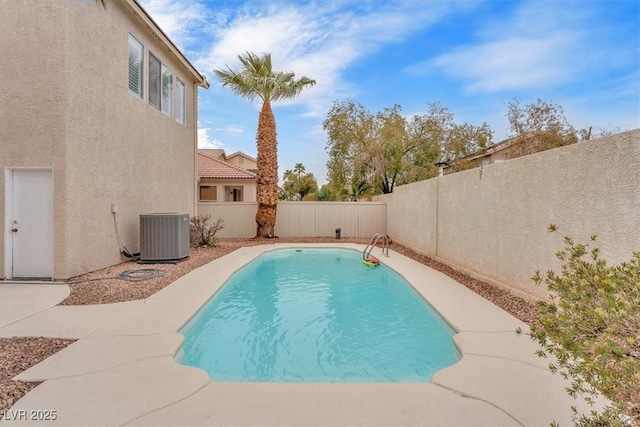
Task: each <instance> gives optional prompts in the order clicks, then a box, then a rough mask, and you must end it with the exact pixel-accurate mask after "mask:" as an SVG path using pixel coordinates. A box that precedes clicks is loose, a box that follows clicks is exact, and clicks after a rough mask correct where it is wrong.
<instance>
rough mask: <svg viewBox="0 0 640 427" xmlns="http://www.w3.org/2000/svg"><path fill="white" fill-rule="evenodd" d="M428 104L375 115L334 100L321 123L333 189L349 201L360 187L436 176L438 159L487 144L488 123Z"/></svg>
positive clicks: (389, 187) (387, 186) (388, 186)
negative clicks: (424, 108)
mask: <svg viewBox="0 0 640 427" xmlns="http://www.w3.org/2000/svg"><path fill="white" fill-rule="evenodd" d="M428 105H429V110H428V112H427V113H426V114H424V115H414V116H412V117H410V118H406V117H404V116H403V115H402V114H401V112H402V108H401V107H400V106H399V105H394V106H393V107H391V108H385V109H384V110H383V111H381V112H378V113H377V114H376V115H373V114H371V113H370V112H369V111H368V110H367V109H366V108H365V107H363V106H362V105H360V104H356V103H354V102H352V101H346V102H336V103H335V104H334V106H333V108H332V109H331V110H330V111H329V113H328V115H327V118H326V119H325V121H324V123H323V125H324V129H325V130H326V131H327V135H328V142H327V152H328V153H329V161H328V162H327V168H328V171H329V176H328V178H329V181H330V183H331V186H332V189H333V192H334V194H336V195H337V197H338V198H339V199H341V200H344V199H350V200H353V198H354V197H355V194H354V190H358V189H360V190H362V191H367V190H368V191H369V192H370V193H371V194H379V193H391V192H393V189H394V187H395V186H396V185H402V184H407V183H411V182H415V181H418V180H422V179H427V178H432V177H434V176H437V173H438V169H437V167H436V166H435V164H436V163H437V162H438V161H443V159H445V160H444V161H448V162H450V161H453V160H455V159H456V158H459V157H462V156H466V155H467V154H470V153H471V152H473V151H475V150H478V149H481V148H485V147H487V146H489V145H490V144H491V139H492V132H491V129H490V128H489V126H488V125H487V124H486V123H485V124H483V125H482V126H479V127H476V126H473V125H470V124H468V123H464V124H462V125H458V124H456V123H455V122H454V121H453V113H451V111H450V110H449V109H448V108H446V107H444V106H442V104H440V103H430V104H428ZM362 183H365V184H366V186H365V187H366V188H365V187H363V186H362Z"/></svg>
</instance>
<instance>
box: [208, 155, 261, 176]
mask: <svg viewBox="0 0 640 427" xmlns="http://www.w3.org/2000/svg"><path fill="white" fill-rule="evenodd" d="M202 151H214V150H198V176H199V177H200V178H227V179H255V178H256V174H254V173H251V172H249V171H248V170H246V169H242V168H240V167H237V166H234V165H230V164H229V163H226V162H223V161H222V160H219V159H216V158H213V157H211V154H208V153H202ZM221 151H222V150H221Z"/></svg>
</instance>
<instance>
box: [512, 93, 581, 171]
mask: <svg viewBox="0 0 640 427" xmlns="http://www.w3.org/2000/svg"><path fill="white" fill-rule="evenodd" d="M507 119H508V120H509V124H510V126H511V130H510V137H511V138H514V139H515V143H514V145H512V146H511V148H510V151H509V154H508V157H510V158H515V157H520V156H526V155H528V154H533V153H537V152H539V151H545V150H549V149H551V148H557V147H562V146H565V145H570V144H575V143H576V142H578V141H579V140H580V139H591V131H589V130H581V131H576V129H575V128H574V127H573V126H571V125H570V124H569V122H568V121H567V118H566V117H565V115H564V110H563V109H562V107H561V106H560V105H557V104H553V103H549V102H546V101H543V100H542V99H539V98H538V100H537V101H536V102H535V103H532V104H528V105H525V106H522V105H521V102H520V100H519V99H518V98H514V99H512V100H511V101H509V102H508V103H507Z"/></svg>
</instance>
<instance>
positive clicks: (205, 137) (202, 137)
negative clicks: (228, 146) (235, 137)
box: [198, 128, 224, 148]
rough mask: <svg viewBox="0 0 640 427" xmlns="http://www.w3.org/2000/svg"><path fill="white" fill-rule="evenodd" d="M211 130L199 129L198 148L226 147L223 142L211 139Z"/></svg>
mask: <svg viewBox="0 0 640 427" xmlns="http://www.w3.org/2000/svg"><path fill="white" fill-rule="evenodd" d="M210 130H211V129H210V128H198V148H222V147H223V146H224V143H222V141H220V140H218V139H215V138H214V139H212V138H211V137H210V135H209V131H210Z"/></svg>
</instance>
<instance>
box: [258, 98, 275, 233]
mask: <svg viewBox="0 0 640 427" xmlns="http://www.w3.org/2000/svg"><path fill="white" fill-rule="evenodd" d="M257 146H258V162H257V163H258V165H257V166H258V177H257V183H256V184H257V198H258V212H257V213H256V223H257V232H256V237H273V236H274V235H275V234H274V228H275V226H276V210H277V207H278V142H277V139H276V120H275V117H274V116H273V111H272V110H271V103H269V102H268V101H265V102H264V103H263V104H262V110H261V111H260V117H259V118H258V135H257Z"/></svg>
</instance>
